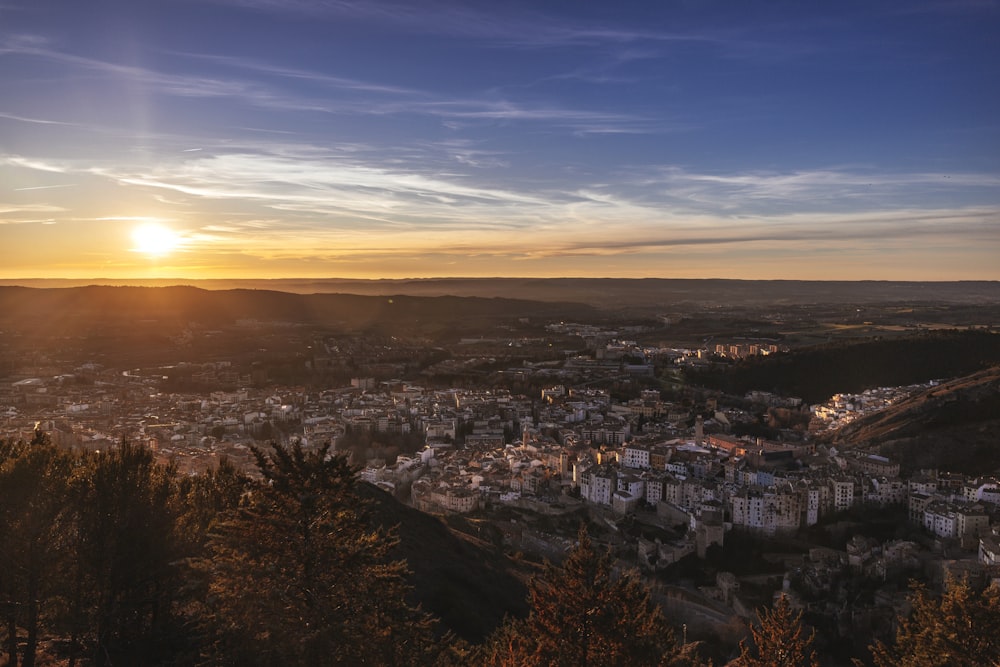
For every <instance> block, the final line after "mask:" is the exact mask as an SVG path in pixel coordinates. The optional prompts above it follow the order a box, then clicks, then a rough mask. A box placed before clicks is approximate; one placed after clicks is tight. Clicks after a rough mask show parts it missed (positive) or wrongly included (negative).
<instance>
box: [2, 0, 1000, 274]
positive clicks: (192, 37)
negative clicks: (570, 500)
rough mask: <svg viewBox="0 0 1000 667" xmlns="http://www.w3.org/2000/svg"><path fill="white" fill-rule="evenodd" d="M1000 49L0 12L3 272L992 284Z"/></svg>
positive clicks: (808, 38)
mask: <svg viewBox="0 0 1000 667" xmlns="http://www.w3.org/2000/svg"><path fill="white" fill-rule="evenodd" d="M997 35H1000V4H998V3H997V2H992V1H987V0H984V1H968V2H966V1H963V0H955V1H950V2H917V1H914V2H858V3H853V2H819V3H804V2H773V3H772V2H768V3H749V2H713V1H711V0H704V1H697V2H696V1H693V0H692V1H683V2H669V1H665V2H641V3H630V2H616V3H579V2H524V3H518V2H508V3H487V2H420V3H403V2H400V3H390V2H381V1H379V0H374V1H371V2H353V1H351V0H344V1H335V0H331V1H323V0H294V1H293V0H231V1H230V0H218V1H209V0H190V1H189V0H171V1H170V2H165V1H161V0H150V1H142V2H119V1H117V0H115V1H95V2H72V1H70V0H61V1H46V0H31V1H27V0H0V84H2V89H0V90H2V91H3V92H2V93H0V246H2V247H3V248H4V249H5V251H6V252H5V253H4V254H5V262H4V266H3V267H0V277H4V278H19V277H23V278H27V277H76V278H82V277H112V278H127V277H137V278H138V277H154V276H156V277H186V278H198V277H205V278H209V277H212V278H215V277H298V276H344V277H371V278H377V277H392V278H398V277H426V276H529V275H530V276H560V275H568V276H585V275H586V276H628V277H642V276H657V277H731V278H808V279H903V280H947V279H989V280H997V279H1000V84H998V81H1000V39H998V38H997ZM140 229H144V230H145V232H143V231H137V230H140ZM150 229H153V230H154V233H152V235H150V232H149V230H150ZM144 234H145V235H144Z"/></svg>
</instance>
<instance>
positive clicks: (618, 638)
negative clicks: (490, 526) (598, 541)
mask: <svg viewBox="0 0 1000 667" xmlns="http://www.w3.org/2000/svg"><path fill="white" fill-rule="evenodd" d="M529 603H530V607H531V610H530V612H529V614H528V617H527V618H525V619H522V620H512V621H508V622H507V623H506V624H505V625H504V626H502V627H501V628H500V629H498V630H497V632H496V633H495V634H494V635H493V637H492V638H491V639H490V641H489V643H488V645H487V646H486V649H485V656H484V658H485V662H486V663H487V664H489V665H494V666H496V667H514V666H521V665H565V666H566V667H578V666H590V667H597V666H604V665H608V666H612V665H623V666H624V665H683V664H697V660H696V659H695V658H694V657H692V656H689V655H687V653H686V652H685V651H683V650H682V648H683V647H680V646H678V645H677V643H676V640H675V638H674V634H673V632H672V630H671V629H670V627H669V626H668V625H667V623H666V620H665V619H664V617H663V614H662V612H661V611H660V609H659V607H657V606H656V605H655V604H654V603H653V601H652V599H651V598H650V595H649V591H648V589H646V587H645V586H644V585H643V584H642V583H641V582H640V581H639V580H638V578H637V577H636V576H635V575H634V574H632V573H625V574H622V575H621V576H616V575H615V573H614V571H613V567H612V559H611V557H610V555H609V554H607V553H601V552H600V551H598V550H597V549H595V548H594V546H593V544H592V543H591V541H590V537H589V536H588V535H587V530H586V527H584V526H581V528H580V532H579V536H578V543H577V546H576V547H575V548H574V549H573V550H572V551H571V552H570V554H569V555H568V556H567V558H566V560H565V561H564V562H563V564H562V565H561V566H559V567H557V566H554V565H552V564H546V566H545V571H544V572H543V573H542V574H541V575H539V576H536V577H535V578H534V579H533V580H532V581H531V582H530V584H529Z"/></svg>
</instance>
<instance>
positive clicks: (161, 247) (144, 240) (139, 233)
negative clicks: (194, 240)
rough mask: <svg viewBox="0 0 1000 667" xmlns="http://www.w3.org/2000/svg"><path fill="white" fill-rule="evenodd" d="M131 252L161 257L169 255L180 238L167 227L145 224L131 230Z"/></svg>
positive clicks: (151, 223) (150, 223)
mask: <svg viewBox="0 0 1000 667" xmlns="http://www.w3.org/2000/svg"><path fill="white" fill-rule="evenodd" d="M132 240H133V241H134V242H135V247H134V248H133V250H135V251H136V252H139V253H142V254H145V255H151V256H153V257H162V256H164V255H168V254H170V252H171V251H173V250H174V249H175V248H176V247H177V245H178V244H179V243H180V238H179V237H178V236H177V234H176V233H174V231H173V230H171V229H170V228H168V227H165V226H163V225H161V224H158V223H155V222H147V223H145V224H142V225H139V226H138V227H136V228H135V229H134V230H132Z"/></svg>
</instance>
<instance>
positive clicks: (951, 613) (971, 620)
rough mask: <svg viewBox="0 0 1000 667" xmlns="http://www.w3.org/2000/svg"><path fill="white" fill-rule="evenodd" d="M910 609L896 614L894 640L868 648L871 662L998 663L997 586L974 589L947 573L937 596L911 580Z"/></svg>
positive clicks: (897, 666) (901, 666)
mask: <svg viewBox="0 0 1000 667" xmlns="http://www.w3.org/2000/svg"><path fill="white" fill-rule="evenodd" d="M912 588H913V592H912V593H911V595H910V604H911V605H912V611H911V612H910V614H909V615H907V616H906V617H902V618H900V619H898V623H899V624H898V627H897V630H896V638H895V642H894V644H893V645H892V646H887V645H885V644H883V643H881V642H879V643H877V644H875V645H874V646H872V647H871V650H872V655H873V657H874V659H875V665H876V666H877V667H890V666H892V667H974V666H978V665H997V664H1000V589H998V588H997V587H996V586H992V585H991V586H989V587H987V588H986V589H985V590H982V591H978V590H974V589H973V588H972V587H971V586H970V585H969V583H968V581H967V580H958V579H954V578H949V579H948V580H947V581H946V582H945V591H944V593H943V594H942V595H941V596H940V597H934V596H932V595H930V594H929V593H928V592H927V589H926V588H925V587H924V586H923V585H922V584H913V586H912Z"/></svg>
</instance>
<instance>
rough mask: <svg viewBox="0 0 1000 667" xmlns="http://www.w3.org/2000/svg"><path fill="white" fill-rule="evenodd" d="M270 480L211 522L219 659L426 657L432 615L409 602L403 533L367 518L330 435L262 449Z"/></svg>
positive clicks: (300, 661)
mask: <svg viewBox="0 0 1000 667" xmlns="http://www.w3.org/2000/svg"><path fill="white" fill-rule="evenodd" d="M254 454H255V456H256V458H257V465H258V466H259V468H260V472H261V475H262V476H263V481H262V482H261V483H260V484H257V485H255V486H254V487H253V489H252V491H251V492H250V493H249V494H248V497H247V499H246V501H245V502H244V503H243V504H242V505H241V506H240V507H239V508H237V509H235V510H233V511H230V512H228V513H225V514H224V515H223V519H222V520H221V521H220V522H219V523H218V524H217V525H216V526H215V528H214V529H213V531H212V538H211V541H210V545H209V546H210V556H209V558H207V559H206V560H204V561H203V563H202V567H203V568H204V569H205V571H206V572H207V573H208V575H209V579H210V583H209V591H208V605H209V608H210V613H211V619H212V621H213V622H214V625H215V632H216V635H215V636H216V639H215V645H214V647H213V648H212V650H211V654H212V655H211V656H210V657H209V660H208V662H209V663H211V664H218V665H223V664H226V665H339V664H349V665H355V664H425V663H427V662H429V661H430V659H431V654H432V653H433V652H434V651H435V650H436V649H435V646H434V642H433V637H432V633H431V626H430V624H429V622H428V620H427V618H426V617H425V616H424V615H423V614H422V613H421V612H419V611H418V610H415V609H413V608H411V607H410V606H409V605H408V604H407V603H406V601H405V596H406V593H407V592H408V588H407V585H406V583H405V580H404V575H405V573H406V565H405V562H402V561H395V560H392V559H391V558H390V555H389V553H390V550H391V549H392V547H393V546H394V545H395V544H396V538H395V537H394V536H393V535H392V534H391V533H388V532H386V531H384V530H382V529H381V528H378V527H373V526H371V525H370V524H369V523H368V521H366V518H365V514H364V508H363V505H364V503H363V501H362V500H361V499H360V498H359V497H358V495H357V494H356V493H355V484H356V482H355V472H356V470H355V469H354V468H352V467H351V466H349V465H348V464H347V462H346V460H345V459H344V458H343V457H340V456H335V455H332V454H331V452H330V448H329V445H326V446H324V447H322V448H320V449H319V450H318V451H314V452H305V451H303V449H302V447H301V445H298V444H296V445H293V446H291V447H284V446H281V445H277V444H276V445H272V447H271V448H270V449H269V450H267V451H265V450H263V449H254Z"/></svg>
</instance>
